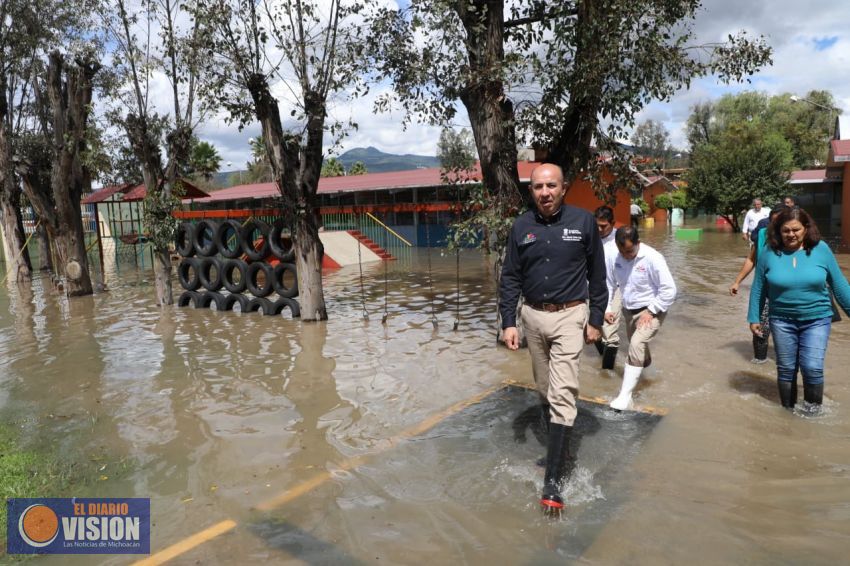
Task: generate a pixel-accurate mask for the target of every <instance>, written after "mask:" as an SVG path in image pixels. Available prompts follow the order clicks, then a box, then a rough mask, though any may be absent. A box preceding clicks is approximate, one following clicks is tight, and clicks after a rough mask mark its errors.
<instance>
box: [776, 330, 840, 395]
mask: <svg viewBox="0 0 850 566" xmlns="http://www.w3.org/2000/svg"><path fill="white" fill-rule="evenodd" d="M770 328H771V330H772V331H773V347H774V349H775V350H776V372H777V375H778V378H779V381H792V382H796V381H797V368H800V371H801V373H802V374H803V383H807V384H810V385H820V384H821V383H823V361H824V358H825V357H826V345H827V343H828V342H829V331H830V330H831V329H832V320H831V319H830V317H827V318H819V319H817V320H803V321H797V320H786V319H782V318H772V317H771V319H770Z"/></svg>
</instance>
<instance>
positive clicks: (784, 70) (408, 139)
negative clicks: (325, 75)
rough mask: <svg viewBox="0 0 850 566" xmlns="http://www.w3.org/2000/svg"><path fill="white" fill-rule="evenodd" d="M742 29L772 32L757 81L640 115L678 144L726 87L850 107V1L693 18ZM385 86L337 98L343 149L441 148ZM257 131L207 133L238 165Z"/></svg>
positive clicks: (710, 0)
mask: <svg viewBox="0 0 850 566" xmlns="http://www.w3.org/2000/svg"><path fill="white" fill-rule="evenodd" d="M400 2H401V3H404V4H406V3H407V2H406V0H400ZM740 30H746V31H747V32H749V33H751V34H755V35H764V36H765V37H766V39H767V41H768V43H769V44H770V45H771V46H772V47H773V50H774V52H773V61H774V63H773V65H772V66H771V67H768V68H766V69H764V70H763V71H762V72H760V73H759V74H757V75H755V76H753V77H751V78H750V83H744V84H732V85H724V84H722V83H720V82H719V81H718V80H716V79H715V78H712V77H707V78H703V79H699V80H696V81H694V82H693V83H692V84H691V87H690V88H689V89H688V90H684V91H681V92H679V93H677V94H676V95H675V96H674V97H673V98H672V99H671V100H670V101H667V102H660V101H655V102H652V103H651V104H649V105H648V106H647V107H646V108H644V109H643V110H642V111H641V113H640V114H639V115H638V121H641V120H645V119H654V120H658V121H661V122H663V123H664V125H665V126H666V127H667V129H668V130H669V132H670V135H671V141H672V143H673V145H674V146H676V147H679V148H684V147H685V146H686V141H685V133H684V127H683V126H684V123H685V121H686V120H687V117H688V115H689V113H690V108H691V107H692V106H693V105H694V104H695V103H697V102H701V101H706V100H713V99H716V98H719V97H720V96H722V95H723V94H725V93H735V92H741V91H743V90H760V91H763V92H766V93H768V94H781V93H792V94H797V95H798V96H803V95H805V93H806V92H808V91H809V90H812V89H825V90H829V91H831V92H832V93H833V96H834V97H835V100H836V105H837V106H838V107H839V108H840V109H842V110H843V111H844V113H845V114H850V1H848V0H809V1H806V2H800V1H799V0H764V1H761V2H751V1H747V0H704V2H703V7H702V10H701V11H700V12H699V14H698V16H697V19H696V21H695V24H694V31H695V33H696V39H695V43H707V42H717V41H723V40H724V38H726V37H727V36H728V35H729V34H735V33H737V32H739V31H740ZM382 90H383V89H382V87H380V86H378V87H375V88H373V90H372V93H370V96H368V97H366V98H365V99H360V100H356V101H354V102H352V103H341V104H338V105H337V107H336V109H335V110H334V114H335V115H336V116H337V117H338V118H348V117H351V118H353V119H355V121H357V122H358V123H359V124H360V128H359V129H358V130H357V131H355V132H352V133H351V134H350V135H349V137H348V138H347V139H346V140H344V142H343V145H342V147H341V148H340V150H345V149H349V148H352V147H365V146H370V145H371V146H374V147H377V148H378V149H381V150H383V151H387V152H391V153H418V154H427V155H434V153H435V151H436V144H437V139H438V137H439V130H438V129H437V128H433V127H426V126H422V125H418V124H412V125H411V126H410V127H409V128H408V129H407V130H406V131H403V130H402V129H401V128H400V121H401V114H400V113H398V112H397V113H395V114H392V113H390V114H380V115H373V114H372V111H371V105H372V102H373V100H374V97H375V95H376V94H378V93H379V92H381V91H382ZM461 114H462V112H461ZM459 125H461V126H462V125H464V124H463V121H460V120H459ZM258 133H259V127H258V126H257V125H256V124H255V125H251V126H249V127H247V128H246V129H245V130H243V131H242V132H239V131H237V130H236V128H235V127H233V126H228V125H227V124H226V123H225V122H224V121H223V120H220V119H219V120H216V119H213V120H212V121H211V123H210V124H208V125H207V126H206V127H205V128H204V130H203V131H202V132H201V133H200V135H201V137H202V138H203V139H208V140H209V141H211V142H212V143H214V144H215V145H216V146H217V147H218V148H219V151H220V153H221V154H222V156H223V158H224V159H223V161H224V163H227V162H231V163H233V166H232V168H233V169H236V168H238V167H242V166H243V164H244V163H245V162H246V161H247V159H248V158H249V150H248V138H250V137H253V136H256V135H257V134H258ZM229 168H231V167H228V169H229Z"/></svg>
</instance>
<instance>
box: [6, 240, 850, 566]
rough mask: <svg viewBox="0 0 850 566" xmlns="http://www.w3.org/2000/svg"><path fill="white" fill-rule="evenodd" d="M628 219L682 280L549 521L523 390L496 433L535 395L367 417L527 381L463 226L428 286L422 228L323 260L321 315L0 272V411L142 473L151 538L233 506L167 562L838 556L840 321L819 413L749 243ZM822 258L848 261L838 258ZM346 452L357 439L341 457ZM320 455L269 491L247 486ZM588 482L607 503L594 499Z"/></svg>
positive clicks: (172, 538) (132, 284)
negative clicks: (804, 402) (500, 337)
mask: <svg viewBox="0 0 850 566" xmlns="http://www.w3.org/2000/svg"><path fill="white" fill-rule="evenodd" d="M642 236H643V237H644V239H645V241H647V242H648V243H650V245H652V246H653V247H655V248H656V249H659V250H660V251H661V252H662V253H664V254H665V255H666V257H667V259H668V263H669V265H670V267H671V270H672V271H673V274H674V277H675V278H676V280H677V283H678V284H679V287H680V289H681V295H680V297H679V299H678V300H677V303H676V304H675V305H674V307H673V309H672V311H671V314H670V316H669V317H668V318H667V321H666V322H665V332H663V333H660V334H659V336H658V337H657V338H656V340H657V343H655V344H654V348H653V354H654V356H655V360H654V364H653V367H652V368H650V369H649V370H648V371H647V372H646V380H645V384H643V385H642V387H641V389H640V390H639V392H638V394H637V396H636V402H637V404H638V405H639V406H640V405H651V406H660V407H663V408H665V409H667V411H668V412H667V416H666V417H665V418H664V419H663V420H662V421H661V422H659V423H658V424H657V425H656V426H655V428H654V431H653V432H652V434H651V435H649V436H648V437H647V438H645V439H643V440H642V441H641V442H640V443H637V442H636V443H634V444H633V445H632V444H628V443H626V445H625V446H624V445H623V444H622V443H621V444H618V445H612V444H610V442H612V441H615V440H616V439H617V436H616V434H613V433H612V432H611V431H612V430H613V431H617V430H619V431H621V432H623V433H625V432H627V431H628V426H629V423H628V421H618V420H616V419H617V417H616V416H615V415H611V414H609V413H607V412H603V413H601V414H598V415H596V416H595V417H594V418H595V422H596V424H597V425H598V426H599V427H600V428H598V429H597V430H596V432H593V433H591V432H588V434H586V435H585V436H584V437H583V438H582V442H581V447H580V452H579V458H578V460H577V462H576V470H575V473H574V474H573V481H571V483H570V486H569V487H568V490H567V496H568V499H569V500H570V501H571V505H572V510H573V515H572V516H569V515H568V517H567V518H566V519H565V520H564V521H563V522H560V523H556V524H551V523H548V522H546V521H544V520H543V519H542V518H541V517H540V516H539V515H538V510H537V508H536V496H537V491H538V490H539V484H540V481H541V478H542V471H541V470H540V469H539V468H538V467H537V466H535V464H534V461H535V460H536V459H538V458H539V457H540V456H542V448H541V446H540V444H539V443H538V440H537V438H535V433H539V431H535V430H534V421H533V415H529V418H530V419H531V420H529V421H528V427H529V428H527V429H526V432H527V435H526V437H527V441H526V442H525V443H524V444H518V443H516V442H515V440H514V439H515V438H516V436H515V435H516V428H515V427H514V425H515V424H516V422H517V421H516V419H517V417H519V416H520V415H521V414H522V412H523V411H525V410H527V409H529V407H532V405H533V404H532V403H528V404H522V403H520V404H518V405H515V406H514V405H511V406H510V409H509V410H505V409H504V407H503V406H500V405H498V404H481V405H477V406H474V407H472V408H471V409H470V410H471V412H465V413H461V414H459V415H455V417H453V418H452V419H451V420H448V421H446V422H445V423H444V424H443V425H442V428H441V427H439V426H438V427H437V428H434V429H432V430H431V431H429V432H428V433H427V434H424V435H422V436H421V438H417V439H413V440H410V441H409V442H405V443H402V444H401V445H398V446H395V445H390V443H389V442H388V439H390V438H393V437H394V436H395V435H398V434H399V433H400V431H403V430H407V429H408V428H409V427H411V426H414V425H417V424H418V423H420V422H422V421H423V420H425V419H428V418H429V417H431V416H432V415H435V414H437V413H439V412H440V411H442V410H443V409H445V408H446V407H448V406H450V405H452V404H454V403H456V402H458V401H460V400H463V399H467V398H469V397H471V396H473V395H475V394H478V393H480V392H481V391H484V390H485V389H487V388H489V387H492V386H494V385H496V384H498V383H500V382H502V381H503V380H505V379H516V380H520V381H523V382H526V383H527V382H530V381H531V376H530V364H529V361H528V355H527V353H526V352H524V351H521V352H508V351H506V350H505V349H504V348H497V347H496V342H495V332H494V324H495V321H496V309H495V304H494V288H493V283H492V277H491V264H490V262H489V261H488V259H487V258H486V257H484V256H483V255H482V254H480V253H478V252H475V251H464V252H463V253H462V255H461V265H460V273H459V274H458V273H457V272H456V270H455V257H454V255H447V256H440V255H437V254H435V255H433V256H432V258H431V259H432V270H431V273H430V277H431V278H432V280H433V291H432V290H431V286H430V285H429V283H428V280H429V273H428V270H427V261H426V258H425V256H424V252H422V253H420V254H416V253H414V254H412V256H411V258H410V259H408V260H406V261H397V262H391V263H390V264H388V265H387V266H386V267H387V270H386V277H385V271H384V265H383V264H369V265H364V266H363V278H364V280H363V292H362V293H361V286H360V273H359V270H358V269H357V266H354V267H353V268H345V269H340V270H337V271H334V272H328V273H327V274H326V277H325V284H326V287H325V296H326V299H327V302H328V312H329V315H330V320H328V321H327V322H326V323H302V322H300V321H297V320H289V319H285V318H282V317H263V316H253V315H250V314H246V315H241V314H239V313H232V312H214V311H209V310H198V309H191V308H190V309H176V308H175V309H173V310H168V311H165V312H161V311H160V310H159V309H157V308H156V307H155V306H154V305H153V301H152V296H153V288H152V277H151V275H150V274H149V273H146V272H142V273H140V272H137V271H134V270H132V269H129V268H127V267H126V266H124V267H121V266H116V267H115V268H114V270H110V271H109V272H108V273H107V282H108V284H109V287H110V289H111V291H110V292H108V293H103V294H99V295H96V296H94V297H89V298H81V299H74V300H72V301H68V300H67V299H65V298H62V297H58V296H56V295H54V294H53V293H52V292H50V291H45V289H44V288H43V284H42V282H41V281H40V280H38V279H36V281H35V282H34V283H33V285H32V288H22V289H18V288H17V287H14V286H13V287H10V288H7V289H3V290H2V291H0V422H2V423H3V424H4V425H6V426H8V425H10V424H11V423H15V424H16V425H18V424H19V423H23V427H24V428H22V429H21V431H22V434H25V435H27V436H28V437H32V438H35V439H37V441H39V442H43V443H45V444H52V445H56V446H57V448H58V449H60V450H61V451H62V452H63V453H68V454H71V453H75V454H83V455H88V454H94V453H96V454H98V455H99V456H98V457H99V458H100V457H104V456H105V457H106V460H104V463H106V464H107V468H106V469H105V470H104V472H103V475H105V476H108V479H106V480H103V481H99V482H96V483H95V485H94V487H93V490H94V491H95V492H96V493H93V495H126V496H138V497H151V498H152V506H153V507H152V509H153V516H154V517H155V523H156V526H155V528H154V533H155V541H156V542H155V544H154V547H155V548H162V547H163V546H165V545H167V544H170V543H172V542H176V541H177V540H179V539H181V538H182V537H185V536H188V535H191V534H193V533H194V532H196V531H197V530H199V529H201V528H204V527H206V526H209V525H211V524H213V523H215V522H217V521H220V520H223V519H227V518H230V519H233V520H235V521H237V522H238V523H239V524H240V527H239V528H237V529H235V530H234V531H232V532H231V533H229V534H228V535H227V536H226V537H221V538H219V539H216V540H213V541H211V542H209V543H207V544H205V545H202V546H201V547H199V548H197V549H195V550H193V551H191V552H190V553H189V554H187V555H185V556H184V557H181V559H180V561H179V562H189V561H192V562H194V561H198V560H200V561H211V562H238V561H241V560H242V559H245V558H246V557H249V558H250V560H252V561H253V560H267V561H272V562H282V561H286V560H292V559H293V558H301V559H304V560H308V559H310V557H311V556H312V557H315V556H326V557H328V558H333V557H336V558H339V560H340V561H341V562H349V561H350V562H354V561H362V562H366V561H367V560H368V561H370V562H371V561H374V560H375V558H376V557H377V558H380V559H381V560H385V561H390V562H393V563H411V562H417V563H418V562H420V561H423V560H432V561H439V562H449V561H451V562H478V561H480V560H482V559H489V560H492V561H495V562H499V563H504V562H506V561H508V562H520V563H525V562H537V561H539V562H551V561H558V560H573V559H578V560H582V561H596V562H601V563H625V562H633V561H637V562H641V563H650V562H662V563H671V562H680V561H693V558H694V557H695V556H698V557H699V558H700V559H702V560H703V561H707V562H716V563H720V562H741V561H744V562H754V563H768V562H776V561H781V562H788V563H795V562H801V563H802V562H806V563H810V562H812V557H813V556H815V557H817V560H816V561H822V562H827V561H830V562H837V561H839V560H843V559H844V551H845V550H846V541H847V540H848V539H850V528H848V524H850V522H848V515H847V513H846V504H845V503H843V502H846V501H848V500H850V482H848V481H847V480H848V479H850V455H848V451H847V450H846V448H845V447H844V446H845V444H846V438H847V436H848V435H850V419H848V417H847V415H846V411H845V410H844V406H845V405H846V404H847V402H846V401H847V400H848V399H850V384H848V382H847V380H846V379H845V378H846V376H847V371H846V369H845V368H847V367H850V348H848V346H850V324H848V323H847V322H846V319H845V322H844V323H839V324H837V325H835V326H834V327H833V332H832V339H831V342H830V346H829V351H828V353H827V360H826V389H825V405H824V407H825V408H824V414H823V415H822V416H820V417H818V418H806V417H803V416H800V415H794V414H791V413H788V412H786V411H783V410H782V409H781V408H779V406H778V400H777V399H776V394H775V384H774V378H775V375H774V367H773V364H772V362H771V363H768V364H765V365H763V366H753V365H750V364H749V359H750V355H751V352H750V336H749V331H748V329H747V327H746V321H745V313H746V297H747V294H748V290H749V289H748V285H749V283H748V282H747V283H745V284H744V285H743V286H742V289H741V296H739V297H729V296H728V294H727V291H726V289H727V287H728V285H729V283H730V281H732V279H733V278H734V275H735V274H736V273H737V271H738V269H739V267H740V264H741V262H742V261H743V258H744V255H745V254H746V251H747V250H746V246H745V245H744V244H743V243H742V242H741V240H740V239H739V238H735V237H734V236H733V235H730V234H724V233H719V232H712V231H707V232H706V233H705V234H704V237H703V239H702V241H700V242H680V241H677V240H675V239H674V238H673V237H672V234H671V233H670V232H668V230H667V229H665V228H664V227H659V228H656V229H654V230H646V231H644V232H643V233H642ZM839 262H840V264H841V265H842V266H843V267H844V268H845V272H846V270H847V266H848V265H850V258H848V256H839ZM118 267H120V269H118ZM111 269H113V268H111ZM458 278H459V285H458ZM47 286H48V287H49V285H47ZM458 287H459V290H460V294H459V297H458V294H457V291H458ZM364 302H365V304H366V308H367V310H368V312H369V315H370V316H369V320H364V319H363V318H362V316H361V315H362V304H363V303H364ZM385 302H386V308H387V312H388V314H389V316H388V320H387V324H386V325H382V324H381V322H380V320H381V316H382V315H383V313H384V308H385V307H384V305H385ZM458 304H459V306H460V320H461V323H460V326H459V329H458V330H457V331H453V330H452V325H453V323H454V321H455V317H456V315H457V313H456V310H455V309H456V307H457V306H458ZM432 309H433V312H434V313H435V314H436V318H437V321H438V326H437V328H436V329H434V327H433V326H432V324H431V318H432ZM771 356H772V354H771ZM622 361H623V355H622V353H621V355H620V357H619V360H618V362H619V363H618V371H617V372H609V371H604V370H600V369H599V365H600V359H599V357H598V356H597V354H596V353H595V350H594V349H593V348H591V347H588V348H587V349H586V350H585V358H584V361H583V364H582V367H581V384H582V393H583V394H586V395H596V396H601V397H608V398H610V397H612V396H613V395H615V394H616V393H617V391H618V390H619V383H620V381H619V380H620V374H619V371H621V367H622V366H621V365H620V364H622ZM612 419H613V420H612ZM624 438H628V437H620V440H621V441H623V439H624ZM582 454H584V455H585V456H582ZM615 456H616V457H618V458H619V457H623V456H627V457H628V458H627V459H626V463H617V464H616V465H615V460H613V458H614V457H615ZM348 458H363V460H362V462H363V463H362V465H361V466H359V467H354V468H352V469H349V470H346V471H343V470H341V468H340V465H341V463H342V462H344V461H346V460H347V459H348ZM120 462H123V463H124V464H125V468H124V470H123V472H122V471H120V470H116V473H112V469H113V467H117V466H118V463H120ZM616 462H619V460H617V461H616ZM614 470H615V471H614ZM328 472H330V473H331V479H330V480H329V481H327V482H325V483H323V484H322V485H321V486H320V487H319V488H317V489H315V490H313V491H310V492H309V493H307V492H305V495H302V496H301V497H300V498H298V499H296V500H294V501H293V502H292V503H291V504H289V505H288V506H284V507H283V508H281V509H279V510H277V511H275V512H274V513H271V514H266V515H261V516H258V515H257V513H256V512H255V511H252V509H255V508H256V507H257V506H259V505H261V504H262V503H263V502H265V501H268V500H269V498H271V497H274V496H275V495H276V494H279V493H281V492H283V491H286V490H291V489H293V488H294V487H296V486H299V485H303V484H304V482H308V481H310V480H311V479H312V478H315V477H316V474H318V473H328ZM600 505H601V507H595V508H596V509H606V507H605V506H606V505H610V506H611V507H607V508H609V509H610V508H613V507H616V513H604V512H599V513H598V514H596V515H593V514H592V513H590V511H589V510H591V509H592V508H594V506H600ZM589 513H590V514H589ZM591 527H592V528H591ZM582 529H586V530H584V531H583V530H582ZM582 533H583V534H582ZM571 534H572V536H573V537H574V538H573V539H571V540H572V541H573V542H572V543H569V544H566V546H565V543H564V541H565V540H569V536H570V535H571ZM575 537H579V539H581V541H582V543H581V544H579V542H576V541H577V540H578V539H576V538H575ZM718 540H722V541H724V542H723V544H716V541H718ZM414 551H415V552H414ZM316 553H317V554H316ZM61 558H62V560H61V562H62V563H68V562H69V561H68V557H61ZM87 558H88V559H87V560H84V559H82V558H77V559H71V561H70V562H71V563H75V562H78V563H80V564H83V563H86V564H88V563H92V562H93V561H92V560H91V557H87ZM53 560H54V561H56V562H59V561H60V560H59V559H58V558H54V559H53ZM98 560H103V561H105V562H114V563H126V562H127V561H126V560H121V559H120V558H118V557H113V558H103V559H100V558H99V559H98ZM48 561H49V560H48Z"/></svg>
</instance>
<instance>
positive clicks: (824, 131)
mask: <svg viewBox="0 0 850 566" xmlns="http://www.w3.org/2000/svg"><path fill="white" fill-rule="evenodd" d="M839 114H841V110H840V109H838V108H836V107H835V100H834V98H833V96H832V94H831V93H830V92H828V91H823V90H812V91H809V92H808V93H806V94H805V95H791V94H788V93H785V94H780V95H775V96H769V95H767V94H766V93H763V92H757V91H746V92H742V93H739V94H727V95H724V96H723V97H721V98H720V99H719V100H716V101H714V102H702V103H699V104H697V105H696V106H695V107H694V108H693V109H692V111H691V115H690V117H689V118H688V141H689V142H690V144H691V148H692V150H693V149H696V148H697V147H698V146H699V145H701V144H702V143H705V142H710V141H712V134H713V133H716V132H720V131H723V130H725V129H726V128H727V127H728V126H729V125H730V124H736V123H739V122H741V121H748V122H756V123H759V124H761V126H762V127H763V128H765V129H766V130H768V131H771V132H775V133H777V134H779V135H780V136H782V137H783V138H784V139H785V140H787V141H788V143H790V144H791V150H792V152H793V154H794V165H795V166H796V167H798V168H800V169H810V168H813V167H823V165H824V164H825V163H826V157H827V156H826V153H827V149H828V146H829V144H828V140H829V139H830V138H831V137H832V135H833V134H834V133H835V132H834V128H835V118H836V117H837V116H838V115H839Z"/></svg>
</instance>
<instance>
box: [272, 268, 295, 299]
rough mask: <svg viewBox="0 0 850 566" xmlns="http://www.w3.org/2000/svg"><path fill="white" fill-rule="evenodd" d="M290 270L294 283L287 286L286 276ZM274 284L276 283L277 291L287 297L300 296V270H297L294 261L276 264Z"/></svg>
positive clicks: (273, 276) (273, 277) (275, 288)
mask: <svg viewBox="0 0 850 566" xmlns="http://www.w3.org/2000/svg"><path fill="white" fill-rule="evenodd" d="M287 272H289V273H291V274H292V284H291V286H289V287H287V286H286V283H285V282H284V278H285V275H286V273H287ZM272 284H273V285H274V290H275V292H276V293H277V294H278V295H280V296H281V297H284V298H286V299H291V298H293V297H297V296H298V272H297V271H295V264H293V263H279V264H277V265H275V266H274V273H273V275H272Z"/></svg>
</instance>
